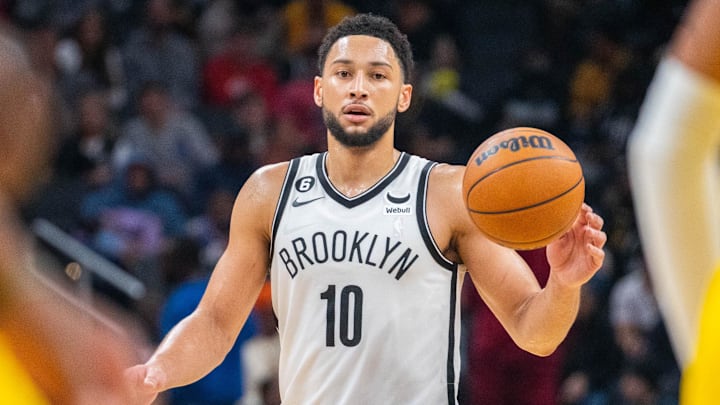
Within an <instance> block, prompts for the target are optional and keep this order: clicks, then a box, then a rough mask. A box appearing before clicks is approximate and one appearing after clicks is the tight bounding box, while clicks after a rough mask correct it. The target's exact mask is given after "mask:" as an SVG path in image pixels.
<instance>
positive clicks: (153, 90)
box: [113, 82, 218, 200]
mask: <svg viewBox="0 0 720 405" xmlns="http://www.w3.org/2000/svg"><path fill="white" fill-rule="evenodd" d="M139 100H140V102H139V105H138V108H139V111H138V114H137V115H135V116H133V117H131V118H130V119H128V120H127V121H126V122H125V124H124V125H123V127H122V130H121V134H120V137H119V138H118V140H117V143H116V145H115V148H114V149H113V162H114V163H113V164H114V166H115V168H116V170H118V171H122V170H123V169H124V168H125V167H126V166H127V164H128V162H129V161H130V159H132V158H134V157H136V156H143V157H145V158H146V160H147V163H149V164H151V165H152V166H153V170H154V172H155V173H156V175H157V181H158V184H159V185H161V186H164V187H167V188H169V189H172V190H173V191H175V192H178V193H180V195H181V196H182V198H184V199H186V200H187V199H190V198H191V197H192V195H193V193H194V191H195V190H194V186H195V185H194V184H193V182H194V180H195V177H196V175H197V173H198V172H199V171H200V170H203V169H205V168H207V167H209V166H212V165H214V164H215V163H216V162H217V159H218V151H217V149H216V145H215V143H214V140H213V139H211V138H210V136H209V135H208V134H207V132H206V129H205V126H204V125H203V123H202V122H201V121H200V120H199V119H198V118H197V117H196V116H195V115H193V114H192V113H190V112H189V111H187V110H186V109H184V108H182V107H181V106H178V105H176V104H175V103H174V101H175V100H173V98H172V95H171V94H170V93H168V91H167V89H166V88H165V86H164V85H162V84H161V83H160V82H148V83H146V84H145V86H144V87H143V90H142V92H141V93H140V99H139Z"/></svg>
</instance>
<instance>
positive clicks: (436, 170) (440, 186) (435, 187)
mask: <svg viewBox="0 0 720 405" xmlns="http://www.w3.org/2000/svg"><path fill="white" fill-rule="evenodd" d="M464 173H465V166H462V165H455V164H449V163H438V164H436V165H435V166H434V167H433V169H432V171H430V184H431V185H430V186H429V187H430V189H429V191H432V192H437V191H440V192H442V191H451V190H453V189H457V191H461V190H462V178H463V175H464Z"/></svg>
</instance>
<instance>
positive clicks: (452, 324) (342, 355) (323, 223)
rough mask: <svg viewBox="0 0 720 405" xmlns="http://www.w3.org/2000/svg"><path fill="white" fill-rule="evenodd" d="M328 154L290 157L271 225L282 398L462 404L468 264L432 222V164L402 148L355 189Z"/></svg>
mask: <svg viewBox="0 0 720 405" xmlns="http://www.w3.org/2000/svg"><path fill="white" fill-rule="evenodd" d="M325 158H326V154H325V153H322V154H314V155H311V156H304V157H302V158H298V159H294V160H292V161H291V163H290V166H289V169H288V174H287V176H286V178H285V183H284V185H283V189H282V192H281V194H280V201H279V203H278V208H277V211H276V213H275V218H274V223H273V245H272V249H271V252H272V258H271V260H272V267H271V281H272V301H273V308H274V310H275V314H276V315H277V318H278V329H279V334H280V342H281V354H280V392H281V397H282V399H283V404H286V405H310V404H331V405H340V404H362V405H371V404H372V405H378V404H402V405H410V404H423V405H424V404H427V405H437V404H456V403H457V387H458V379H459V373H460V364H459V358H460V357H459V352H460V350H459V343H460V340H459V337H460V306H459V301H460V300H459V298H460V291H461V287H462V279H463V277H462V275H463V273H462V272H463V271H464V270H461V269H460V267H459V266H458V265H456V264H455V263H452V262H450V261H449V260H447V259H446V258H445V257H443V255H442V254H441V252H440V251H439V250H438V248H437V246H436V244H435V242H434V240H433V239H432V236H431V235H430V231H429V228H428V225H427V219H426V212H425V204H426V192H427V180H428V175H429V173H430V170H431V169H432V167H433V166H434V163H433V162H430V161H428V160H426V159H423V158H420V157H417V156H411V155H409V154H406V153H403V154H402V155H401V156H400V158H399V159H398V161H397V163H396V164H395V166H394V167H393V168H392V170H391V171H390V172H389V173H388V174H387V175H386V176H385V177H383V178H382V179H381V180H380V181H379V182H378V183H377V184H375V185H374V186H373V187H372V188H370V189H368V190H367V191H365V192H364V193H362V194H360V195H358V196H355V197H353V198H347V197H345V196H344V195H342V194H341V193H340V192H338V191H337V190H336V189H335V188H334V187H333V185H332V184H331V183H330V181H329V179H328V175H327V172H326V170H325Z"/></svg>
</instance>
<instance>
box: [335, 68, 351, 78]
mask: <svg viewBox="0 0 720 405" xmlns="http://www.w3.org/2000/svg"><path fill="white" fill-rule="evenodd" d="M335 74H336V75H338V76H339V77H342V78H348V77H350V72H348V71H347V70H338V71H337V73H335Z"/></svg>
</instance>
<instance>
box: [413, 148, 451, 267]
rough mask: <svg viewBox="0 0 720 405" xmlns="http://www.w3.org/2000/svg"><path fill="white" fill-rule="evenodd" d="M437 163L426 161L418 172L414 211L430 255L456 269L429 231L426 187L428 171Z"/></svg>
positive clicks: (443, 265)
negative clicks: (418, 178)
mask: <svg viewBox="0 0 720 405" xmlns="http://www.w3.org/2000/svg"><path fill="white" fill-rule="evenodd" d="M436 165H437V162H432V161H430V162H428V163H426V164H425V167H423V169H422V171H421V172H420V180H419V181H418V191H417V200H416V207H415V212H416V215H417V221H418V227H419V228H420V234H421V235H422V238H423V242H425V246H426V247H427V249H428V252H430V255H431V256H432V257H433V259H435V261H436V262H437V263H438V264H439V265H440V266H442V267H443V268H445V269H447V270H450V271H455V270H457V269H458V264H457V263H455V262H453V261H451V260H449V259H448V258H446V257H445V256H444V255H443V254H442V252H441V251H440V248H439V247H438V245H437V243H435V238H433V236H432V233H431V232H430V225H429V224H428V220H427V188H428V180H429V178H430V171H431V170H432V169H433V167H435V166H436Z"/></svg>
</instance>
